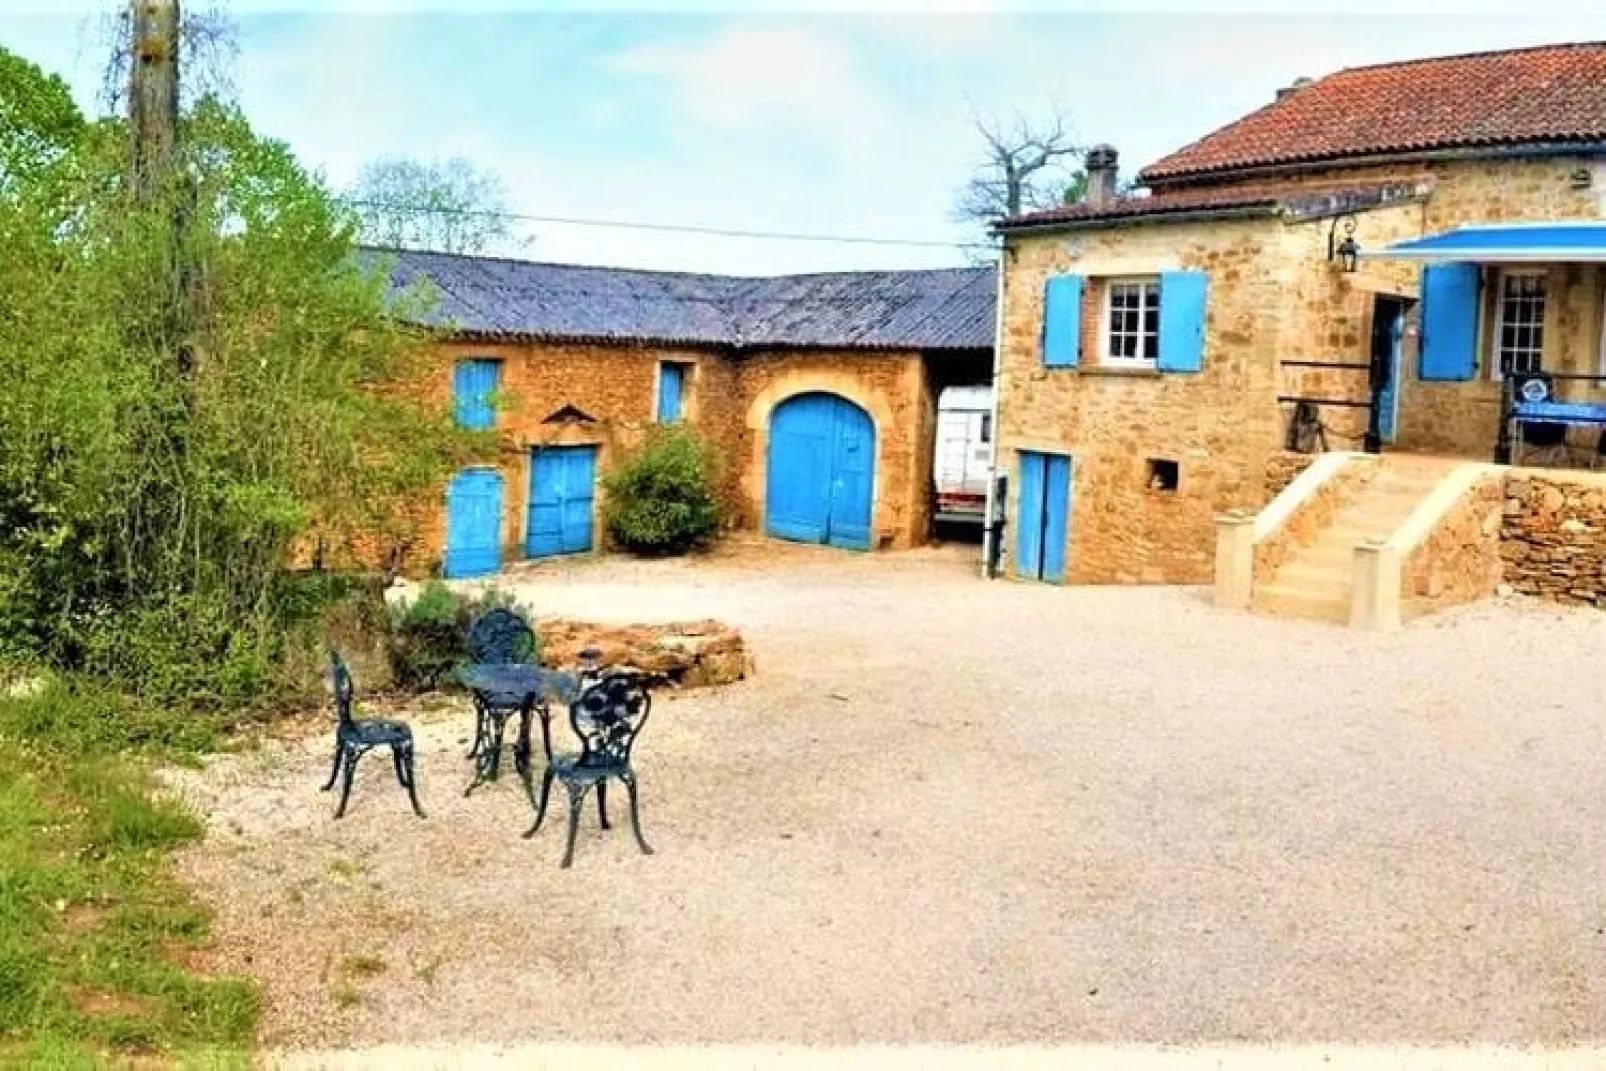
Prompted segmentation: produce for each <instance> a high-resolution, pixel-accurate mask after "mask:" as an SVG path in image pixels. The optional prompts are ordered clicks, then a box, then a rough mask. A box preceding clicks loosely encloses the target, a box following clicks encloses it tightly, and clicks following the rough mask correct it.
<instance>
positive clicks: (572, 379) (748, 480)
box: [369, 251, 996, 577]
mask: <svg viewBox="0 0 1606 1071" xmlns="http://www.w3.org/2000/svg"><path fill="white" fill-rule="evenodd" d="M369 255H370V256H371V257H373V258H374V259H376V260H380V261H382V262H384V263H387V264H388V265H389V268H390V272H391V281H392V284H393V285H394V286H396V287H398V288H401V287H406V286H409V285H411V284H412V283H413V282H415V281H416V280H418V279H420V278H425V279H428V280H429V282H430V283H432V284H433V286H434V288H435V290H436V292H437V295H438V301H437V304H436V308H435V310H434V312H433V313H432V314H431V315H432V323H431V324H430V325H429V326H431V327H434V328H436V329H437V331H438V332H439V334H440V337H441V338H442V342H441V356H442V359H441V361H440V362H439V364H438V371H437V373H436V375H435V376H434V377H433V379H432V380H431V382H429V383H427V384H425V385H424V387H423V389H424V390H425V391H427V392H429V393H430V394H432V395H433V396H434V397H436V398H438V399H441V400H445V399H446V398H448V397H449V398H450V399H451V402H452V406H453V409H454V411H455V413H456V417H457V419H458V421H459V422H460V423H461V424H463V425H465V426H469V427H474V428H480V429H491V430H494V431H495V433H496V436H497V440H498V443H499V448H500V457H499V458H498V460H497V462H496V463H495V464H487V465H482V466H474V467H470V468H466V469H464V470H463V471H461V472H459V473H457V474H456V476H455V477H454V478H453V479H452V480H451V482H450V484H449V486H447V487H446V488H444V489H443V493H442V495H441V498H440V500H439V503H438V505H436V506H434V507H432V508H430V509H428V510H427V511H425V515H424V516H423V517H421V518H420V522H419V530H418V532H417V533H416V536H415V538H414V540H413V543H412V545H411V546H410V547H409V548H408V550H407V553H406V557H405V560H404V561H403V563H402V567H403V568H404V569H405V570H406V571H409V572H414V573H419V572H426V571H435V570H439V571H440V572H441V573H443V574H444V575H446V576H448V577H469V576H480V575H485V574H488V573H494V572H496V571H497V570H498V569H499V568H501V567H502V566H504V565H506V564H509V563H510V562H512V561H515V560H518V559H521V558H539V557H546V556H550V555H558V554H571V553H576V552H580V551H586V550H591V549H592V548H593V547H595V546H598V545H600V544H601V541H602V540H601V531H600V524H599V512H598V511H599V506H600V495H601V493H602V492H601V490H600V486H599V482H598V481H599V477H600V476H601V475H603V474H605V473H606V472H607V471H608V469H609V468H610V466H611V465H613V464H614V463H615V461H616V459H617V458H618V457H619V455H620V452H621V451H624V450H628V449H630V448H632V447H633V446H635V445H637V444H638V443H639V442H640V441H641V440H642V438H643V436H644V435H645V433H646V431H647V429H648V428H649V427H651V426H652V425H653V424H654V423H655V422H664V421H677V420H679V421H685V422H687V423H688V424H690V425H691V426H693V427H694V428H696V429H698V430H699V431H701V432H702V433H703V434H704V435H705V436H706V437H707V438H708V439H709V441H710V442H711V443H712V444H713V445H714V447H715V449H716V450H717V452H718V454H719V456H720V459H721V461H722V463H723V465H722V467H723V470H724V472H725V474H726V477H727V484H728V486H727V487H726V488H725V493H726V497H727V499H728V501H729V503H730V505H731V506H732V512H733V514H734V516H735V518H736V520H737V522H738V523H739V524H741V525H742V526H744V527H748V528H751V529H754V530H758V531H765V532H768V533H770V534H772V535H776V536H780V537H783V538H787V539H794V540H801V541H805V542H814V543H825V544H830V545H833V546H838V547H845V548H851V549H858V550H869V549H878V548H887V547H907V546H910V545H913V544H916V543H920V542H923V541H924V540H925V538H926V533H927V529H928V527H929V511H930V504H931V489H930V486H929V485H930V473H931V470H932V458H933V449H934V443H935V422H936V408H937V396H938V394H939V393H940V392H941V390H942V389H943V388H945V387H947V386H950V385H964V384H973V383H986V382H987V380H988V378H989V376H990V375H991V371H992V339H993V332H994V288H995V283H996V280H995V275H994V272H993V271H992V270H991V269H987V268H976V269H970V268H961V269H952V270H935V271H892V272H850V273H839V274H820V275H798V276H783V277H776V278H732V277H724V276H713V275H693V274H683V273H676V272H651V271H626V270H620V269H613V268H590V267H578V266H572V265H559V264H538V263H532V262H528V261H519V260H504V259H498V258H490V257H473V256H455V255H446V254H437V253H422V252H409V251H396V252H382V251H370V253H369Z"/></svg>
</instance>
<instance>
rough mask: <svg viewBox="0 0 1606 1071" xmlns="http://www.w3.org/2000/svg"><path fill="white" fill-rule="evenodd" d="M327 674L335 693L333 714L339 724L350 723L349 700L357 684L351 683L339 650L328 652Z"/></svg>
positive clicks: (354, 692)
mask: <svg viewBox="0 0 1606 1071" xmlns="http://www.w3.org/2000/svg"><path fill="white" fill-rule="evenodd" d="M329 676H330V683H331V685H332V686H333V689H334V693H335V716H336V717H337V718H339V719H340V724H341V725H350V724H351V700H352V697H353V696H354V695H355V694H356V691H357V686H356V685H355V684H353V683H352V680H351V670H349V669H347V668H346V660H345V659H344V658H341V657H340V652H339V651H330V652H329Z"/></svg>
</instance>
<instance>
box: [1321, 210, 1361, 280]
mask: <svg viewBox="0 0 1606 1071" xmlns="http://www.w3.org/2000/svg"><path fill="white" fill-rule="evenodd" d="M1340 219H1342V221H1343V224H1344V237H1343V238H1338V239H1337V241H1335V240H1334V239H1335V238H1337V232H1338V225H1339V222H1340ZM1327 259H1328V261H1329V262H1331V261H1335V260H1336V261H1338V269H1339V271H1342V272H1344V273H1345V274H1353V273H1354V271H1355V269H1356V267H1357V266H1358V265H1359V263H1360V259H1361V245H1360V243H1359V242H1357V241H1356V240H1355V217H1354V216H1343V217H1334V219H1333V225H1332V226H1331V227H1329V228H1327Z"/></svg>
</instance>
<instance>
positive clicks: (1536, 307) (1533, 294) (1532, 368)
mask: <svg viewBox="0 0 1606 1071" xmlns="http://www.w3.org/2000/svg"><path fill="white" fill-rule="evenodd" d="M1495 312H1496V315H1495V329H1494V337H1493V338H1492V339H1491V340H1490V343H1491V344H1490V348H1491V349H1492V350H1493V354H1492V356H1493V360H1491V361H1490V362H1489V366H1490V370H1491V372H1492V374H1493V375H1494V377H1495V378H1496V379H1499V378H1500V377H1501V376H1504V375H1506V374H1507V373H1510V372H1517V373H1522V372H1538V371H1540V370H1541V368H1542V364H1543V360H1544V353H1545V277H1544V275H1543V274H1542V273H1540V272H1503V273H1501V276H1500V290H1499V307H1498V308H1497V309H1496V310H1495Z"/></svg>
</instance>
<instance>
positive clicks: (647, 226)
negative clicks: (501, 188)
mask: <svg viewBox="0 0 1606 1071" xmlns="http://www.w3.org/2000/svg"><path fill="white" fill-rule="evenodd" d="M341 200H342V201H344V202H345V203H346V204H348V205H351V206H352V207H354V208H382V209H388V210H391V211H397V212H414V213H419V214H429V215H444V216H480V217H488V218H492V219H516V220H520V221H524V222H529V223H561V224H568V225H571V226H575V227H613V228H617V229H620V230H636V231H667V232H670V233H674V234H708V235H714V236H717V237H721V238H765V239H776V240H781V241H789V242H839V243H844V244H848V245H896V246H911V247H917V248H923V249H991V248H992V246H991V245H989V244H988V243H986V242H933V241H924V240H921V239H918V238H868V237H864V236H862V235H845V234H802V233H798V232H795V231H749V230H737V229H732V228H726V227H697V226H691V225H689V224H679V223H634V222H627V221H624V220H613V219H585V218H581V217H578V216H538V215H534V214H533V213H529V212H499V211H493V210H491V209H482V208H444V207H437V206H435V205H419V204H406V203H404V202H399V201H369V200H360V199H356V198H349V197H348V198H341Z"/></svg>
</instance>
